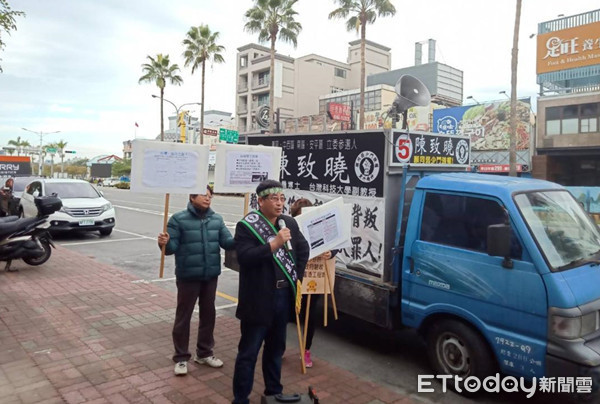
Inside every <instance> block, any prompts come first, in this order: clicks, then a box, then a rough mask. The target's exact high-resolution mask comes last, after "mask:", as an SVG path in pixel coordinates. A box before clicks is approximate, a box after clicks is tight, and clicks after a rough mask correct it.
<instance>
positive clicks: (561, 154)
mask: <svg viewBox="0 0 600 404" xmlns="http://www.w3.org/2000/svg"><path fill="white" fill-rule="evenodd" d="M537 37H538V38H537V48H538V49H537V82H538V84H539V85H540V95H541V96H540V97H538V99H537V133H536V152H537V155H536V156H534V159H533V176H534V177H537V178H544V179H549V180H551V181H555V182H559V183H561V184H563V185H580V186H600V125H599V121H600V42H599V40H598V38H600V10H594V11H589V12H586V13H582V14H578V15H573V16H568V17H563V18H558V19H555V20H551V21H546V22H542V23H540V24H538V34H537Z"/></svg>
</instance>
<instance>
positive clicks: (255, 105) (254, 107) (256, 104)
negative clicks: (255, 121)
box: [252, 100, 269, 111]
mask: <svg viewBox="0 0 600 404" xmlns="http://www.w3.org/2000/svg"><path fill="white" fill-rule="evenodd" d="M262 105H267V106H268V105H269V100H262V101H252V111H256V110H257V109H258V108H259V107H260V106H262Z"/></svg>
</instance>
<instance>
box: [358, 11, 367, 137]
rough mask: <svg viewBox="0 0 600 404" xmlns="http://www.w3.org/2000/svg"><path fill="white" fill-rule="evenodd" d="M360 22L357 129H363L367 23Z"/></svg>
mask: <svg viewBox="0 0 600 404" xmlns="http://www.w3.org/2000/svg"><path fill="white" fill-rule="evenodd" d="M364 20H365V21H362V19H361V21H360V109H359V110H358V114H359V128H360V129H364V128H365V75H366V72H365V70H366V69H365V64H366V63H365V47H366V38H367V21H366V18H364Z"/></svg>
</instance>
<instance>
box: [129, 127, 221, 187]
mask: <svg viewBox="0 0 600 404" xmlns="http://www.w3.org/2000/svg"><path fill="white" fill-rule="evenodd" d="M208 149H209V147H208V146H205V145H194V144H184V143H173V142H159V141H153V140H137V139H136V140H134V141H133V142H132V157H131V191H132V192H147V193H161V194H165V193H173V194H194V193H199V194H204V193H206V185H207V184H208Z"/></svg>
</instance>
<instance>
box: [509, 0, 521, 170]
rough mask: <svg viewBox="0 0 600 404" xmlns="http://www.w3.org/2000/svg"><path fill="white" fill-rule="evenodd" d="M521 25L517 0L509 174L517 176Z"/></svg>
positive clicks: (511, 88)
mask: <svg viewBox="0 0 600 404" xmlns="http://www.w3.org/2000/svg"><path fill="white" fill-rule="evenodd" d="M520 25H521V0H517V12H516V16H515V32H514V35H513V48H512V60H511V78H510V143H509V152H508V153H509V157H508V162H509V169H510V170H509V175H510V176H511V177H516V176H517V63H518V61H519V26H520Z"/></svg>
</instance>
